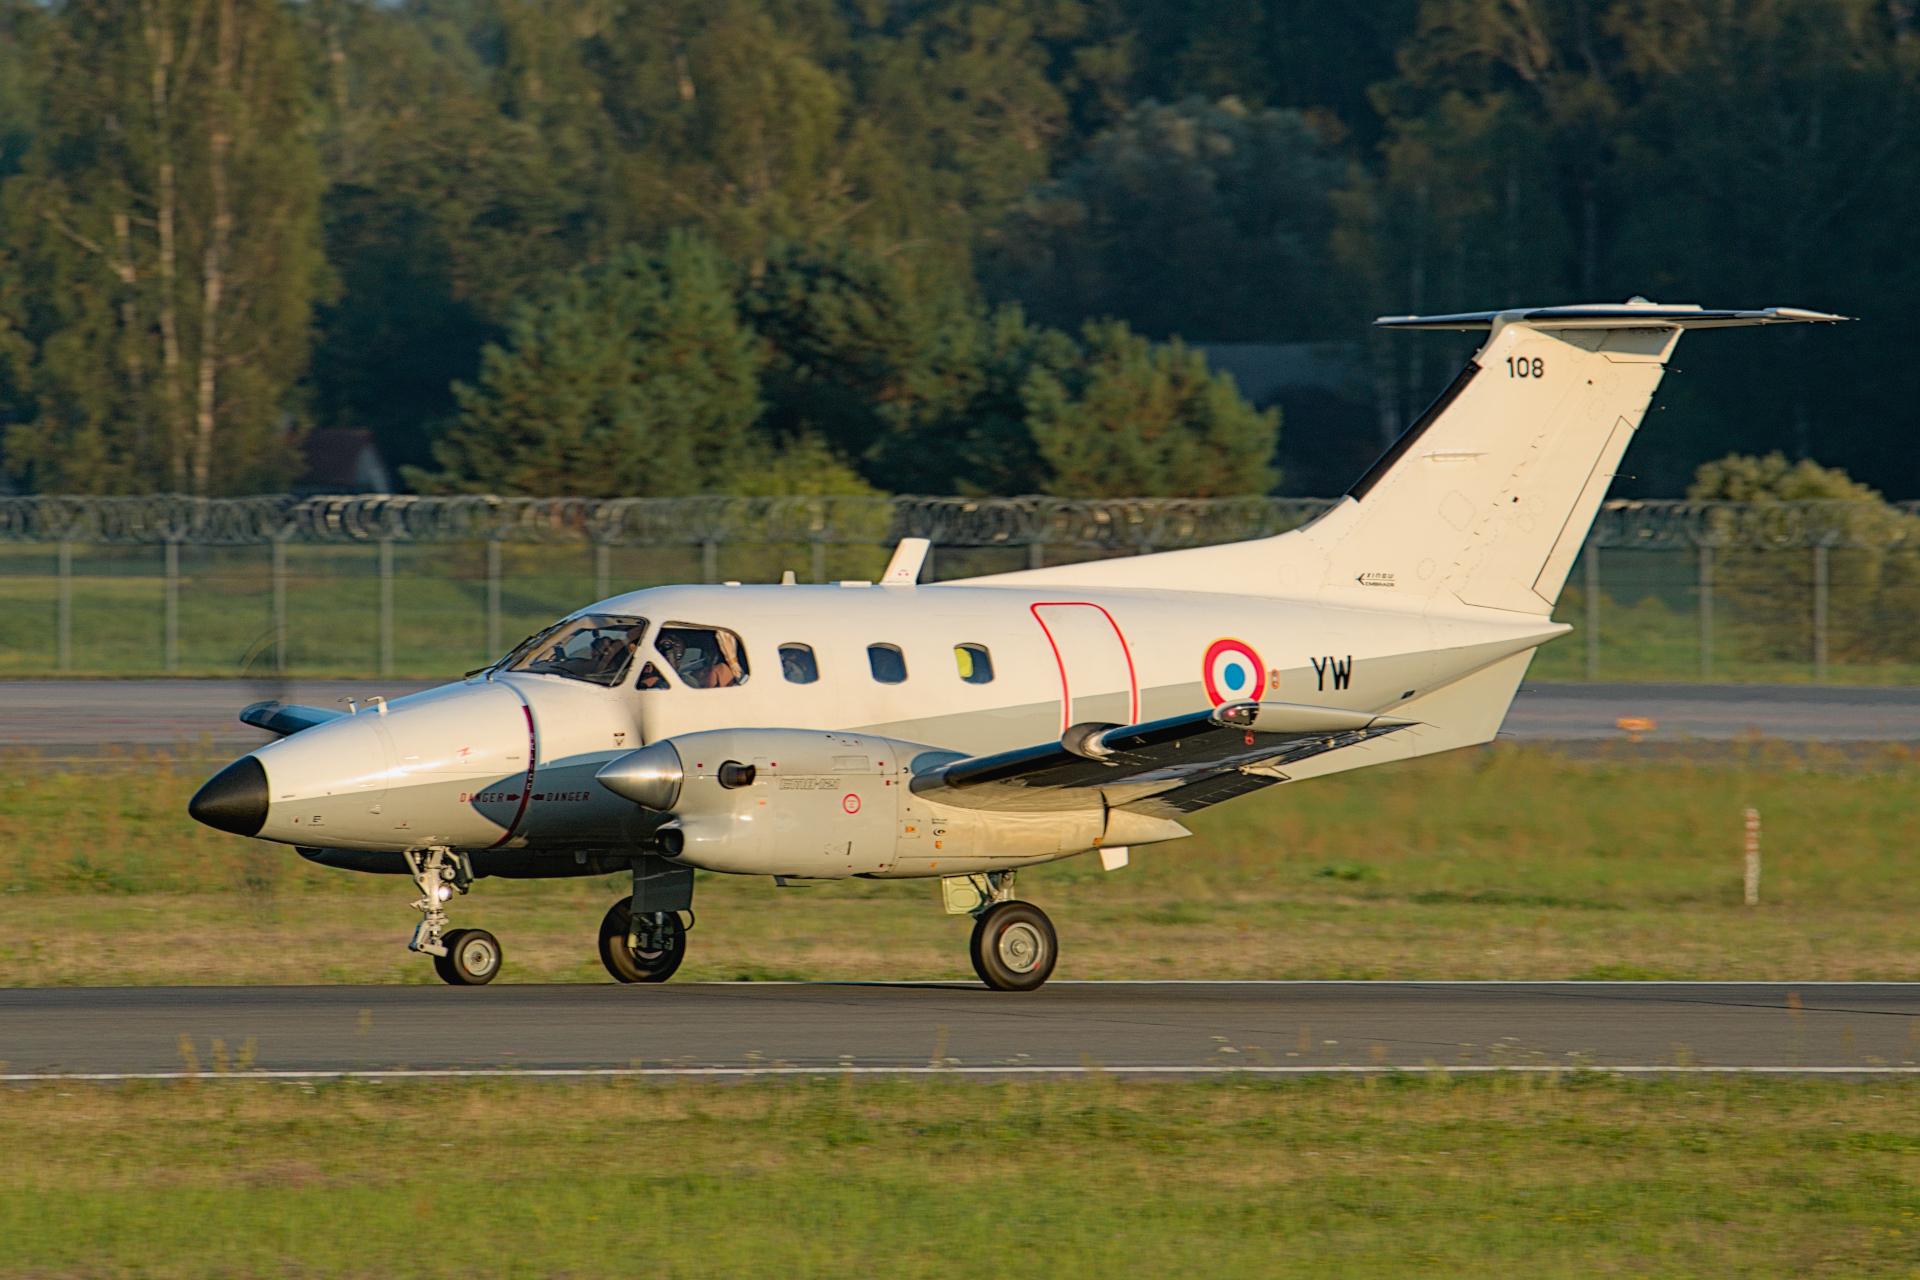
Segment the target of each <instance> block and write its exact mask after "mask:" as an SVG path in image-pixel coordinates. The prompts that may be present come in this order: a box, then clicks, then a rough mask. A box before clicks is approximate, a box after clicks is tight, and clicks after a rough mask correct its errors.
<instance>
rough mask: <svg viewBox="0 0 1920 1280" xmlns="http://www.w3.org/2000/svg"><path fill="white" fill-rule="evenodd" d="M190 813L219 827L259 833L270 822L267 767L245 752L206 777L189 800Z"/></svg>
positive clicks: (217, 828)
mask: <svg viewBox="0 0 1920 1280" xmlns="http://www.w3.org/2000/svg"><path fill="white" fill-rule="evenodd" d="M187 813H188V814H189V815H190V816H191V817H192V818H193V820H194V821H195V822H204V823H206V824H207V825H208V826H210V827H213V828H214V829H216V830H219V831H231V832H233V834H234V835H237V836H257V835H259V834H260V828H261V827H264V826H266V825H267V771H266V768H265V766H263V765H262V764H261V763H260V762H259V761H258V760H256V759H254V758H253V757H252V756H242V757H241V758H240V759H238V760H235V761H234V762H233V763H232V764H230V765H228V766H227V767H226V768H224V769H222V770H221V771H220V772H218V773H216V774H214V775H213V777H211V778H209V779H208V780H207V785H206V786H204V787H202V788H200V790H198V791H197V792H195V793H194V796H193V799H191V800H189V801H187Z"/></svg>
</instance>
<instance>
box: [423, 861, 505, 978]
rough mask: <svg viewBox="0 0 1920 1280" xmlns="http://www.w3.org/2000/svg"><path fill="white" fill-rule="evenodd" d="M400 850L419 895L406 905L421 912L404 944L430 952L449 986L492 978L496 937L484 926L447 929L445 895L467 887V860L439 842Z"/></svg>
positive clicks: (497, 958) (497, 944)
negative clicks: (413, 849)
mask: <svg viewBox="0 0 1920 1280" xmlns="http://www.w3.org/2000/svg"><path fill="white" fill-rule="evenodd" d="M405 856H406V859H407V870H408V871H410V872H412V873H413V882H414V883H415V884H416V885H418V886H419V887H420V898H419V900H418V901H417V902H414V903H412V904H411V905H412V907H413V909H414V910H415V911H418V912H419V913H420V915H421V917H422V918H421V921H420V923H419V924H417V925H415V926H414V930H413V938H412V939H411V940H410V941H409V942H408V943H407V949H408V950H409V951H418V952H421V953H422V954H424V955H429V956H432V957H433V968H434V972H436V973H438V974H439V975H440V978H441V980H442V981H444V982H448V983H451V984H453V985H454V986H461V987H478V986H485V985H486V984H487V983H489V982H492V981H493V980H494V978H495V977H496V976H498V974H499V972H500V961H501V953H500V940H499V939H497V938H495V937H494V936H493V935H492V934H490V933H488V932H487V931H486V930H485V929H456V930H454V931H453V932H451V933H449V932H448V931H447V924H448V920H447V907H446V904H447V900H448V899H450V898H452V897H453V895H454V894H456V893H465V892H466V891H467V890H468V889H470V888H472V887H473V862H472V860H471V859H469V858H468V857H467V855H466V854H464V853H455V852H454V851H453V850H451V849H449V848H447V847H445V846H444V845H436V846H434V847H433V848H431V849H423V850H420V851H419V852H417V853H416V852H413V851H408V852H407V854H406V855H405Z"/></svg>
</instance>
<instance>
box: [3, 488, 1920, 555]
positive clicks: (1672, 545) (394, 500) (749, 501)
mask: <svg viewBox="0 0 1920 1280" xmlns="http://www.w3.org/2000/svg"><path fill="white" fill-rule="evenodd" d="M1339 501H1340V500H1339V499H1330V498H1266V497H1250V498H1090V499H1089V498H1054V497H1041V496H1034V497H1018V498H952V497H914V496H902V497H896V498H882V497H776V498H739V497H690V498H582V497H557V498H527V497H495V496H489V495H459V496H453V497H419V496H414V495H408V494H332V495H320V496H316V497H300V496H297V495H293V494H257V495H253V496H249V497H239V498H193V497H186V496H183V495H179V494H154V495H146V496H137V497H98V496H87V495H61V494H54V495H29V496H11V497H0V541H4V542H15V543H56V542H68V543H85V544H107V545H157V544H164V543H169V542H173V543H191V544H196V545H201V546H248V545H258V544H266V543H273V542H295V543H370V542H380V541H387V540H392V541H401V542H419V543H474V542H505V543H532V544H563V543H591V544H601V545H606V546H671V545H701V544H707V543H826V544H829V545H874V544H885V543H890V542H893V541H896V540H898V539H900V538H904V537H921V538H927V539H929V540H931V541H932V542H934V543H935V544H937V545H940V546H948V547H1028V546H1036V545H1039V546H1046V547H1057V548H1061V549H1066V548H1075V549H1081V550H1103V551H1136V552H1137V551H1148V550H1173V549H1177V548H1181V547H1199V546H1212V545H1216V544H1219V543H1224V542H1241V541H1246V540H1248V539H1251V538H1261V537H1269V536H1272V535H1274V534H1278V533H1283V532H1285V531H1287V530H1288V529H1293V528H1297V527H1299V526H1300V525H1303V524H1306V523H1308V522H1309V521H1311V520H1312V519H1314V518H1315V517H1316V516H1318V515H1320V514H1321V513H1323V512H1325V511H1327V510H1329V509H1330V508H1332V507H1333V506H1335V505H1336V504H1337V503H1338V502H1339ZM1587 545H1588V546H1590V547H1595V548H1600V549H1609V550H1644V551H1672V550H1682V549H1691V548H1702V547H1710V548H1715V549H1723V550H1729V551H1780V550H1790V549H1795V548H1812V547H1829V548H1835V549H1848V550H1870V551H1891V550H1904V549H1920V503H1915V502H1904V503H1894V504H1881V503H1863V502H1838V501H1822V502H1693V501H1685V500H1644V499H1615V500H1612V501H1609V502H1607V503H1606V504H1604V506H1603V507H1602V508H1601V510H1600V512H1599V514H1598V517H1597V518H1596V520H1595V521H1594V525H1593V529H1592V531H1591V532H1590V533H1589V534H1588V537H1587Z"/></svg>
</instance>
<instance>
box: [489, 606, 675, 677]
mask: <svg viewBox="0 0 1920 1280" xmlns="http://www.w3.org/2000/svg"><path fill="white" fill-rule="evenodd" d="M646 630H647V620H646V619H645V618H619V617H614V616H612V615H610V614H604V613H589V614H586V615H585V616H583V617H579V618H569V619H567V620H566V621H565V622H562V623H559V624H557V625H555V626H552V627H549V628H547V630H545V631H543V632H541V633H540V634H539V635H537V636H535V637H533V638H532V639H531V640H528V641H527V642H526V643H524V644H522V645H521V646H520V647H519V648H518V649H515V650H514V651H513V652H512V653H510V654H508V655H507V660H506V662H505V664H504V666H505V668H506V669H507V670H508V671H526V672H529V673H531V674H534V675H543V676H566V677H567V678H568V679H570V680H585V681H587V682H589V683H591V684H600V685H606V686H607V687H608V688H612V687H613V686H614V685H617V684H619V683H620V682H621V681H622V680H624V679H625V678H626V675H627V668H628V667H630V666H632V665H633V655H634V651H635V650H637V649H638V648H639V647H640V637H641V636H642V635H644V634H645V633H646Z"/></svg>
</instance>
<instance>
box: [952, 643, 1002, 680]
mask: <svg viewBox="0 0 1920 1280" xmlns="http://www.w3.org/2000/svg"><path fill="white" fill-rule="evenodd" d="M953 658H954V661H955V662H957V663H959V664H960V678H961V679H962V680H965V681H966V682H967V683H968V684H988V683H991V682H992V680H993V655H992V654H991V653H988V652H987V646H985V645H983V644H957V645H955V646H953Z"/></svg>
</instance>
